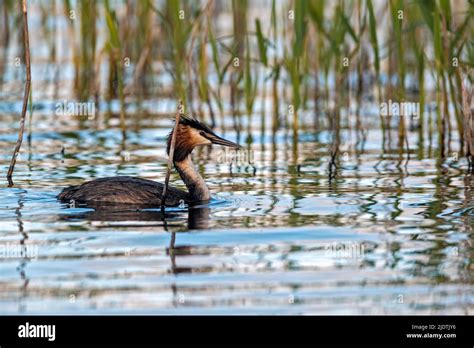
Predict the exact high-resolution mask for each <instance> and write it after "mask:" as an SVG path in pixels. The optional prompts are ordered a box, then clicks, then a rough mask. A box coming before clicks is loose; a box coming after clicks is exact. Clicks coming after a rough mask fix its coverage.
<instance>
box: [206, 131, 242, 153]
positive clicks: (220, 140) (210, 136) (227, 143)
mask: <svg viewBox="0 0 474 348" xmlns="http://www.w3.org/2000/svg"><path fill="white" fill-rule="evenodd" d="M206 138H207V139H209V140H210V141H211V143H213V144H216V145H222V146H228V147H231V148H233V149H236V150H239V149H241V148H242V146H240V145H239V144H236V143H234V142H232V141H230V140H226V139H224V138H221V137H220V136H218V135H215V134H209V133H207V134H206Z"/></svg>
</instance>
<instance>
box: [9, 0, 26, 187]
mask: <svg viewBox="0 0 474 348" xmlns="http://www.w3.org/2000/svg"><path fill="white" fill-rule="evenodd" d="M22 9H23V40H24V45H25V64H26V83H25V94H24V95H23V108H22V110H21V119H20V130H19V131H18V140H17V142H16V146H15V150H14V151H13V156H12V159H11V161H10V167H9V168H8V173H7V180H8V186H13V180H12V175H13V170H14V169H15V164H16V159H17V156H18V153H19V152H20V148H21V143H22V142H23V133H24V132H25V118H26V109H27V106H28V97H29V95H30V86H31V66H30V41H29V36H28V13H27V8H26V0H22Z"/></svg>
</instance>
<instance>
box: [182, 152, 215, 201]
mask: <svg viewBox="0 0 474 348" xmlns="http://www.w3.org/2000/svg"><path fill="white" fill-rule="evenodd" d="M174 166H175V168H176V170H177V171H178V173H179V176H180V177H181V179H182V180H183V182H184V184H185V185H186V187H187V188H188V191H189V194H190V195H191V200H193V201H208V200H210V199H211V193H210V192H209V188H208V187H207V185H206V183H205V182H204V179H203V178H202V176H201V175H200V174H199V172H198V171H197V170H196V168H194V164H193V162H192V160H191V155H188V156H186V158H185V159H184V160H182V161H179V162H174Z"/></svg>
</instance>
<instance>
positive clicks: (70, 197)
mask: <svg viewBox="0 0 474 348" xmlns="http://www.w3.org/2000/svg"><path fill="white" fill-rule="evenodd" d="M170 135H171V133H170ZM170 143H171V136H168V141H167V153H168V154H169V150H170ZM209 144H218V145H223V146H229V147H232V148H236V149H238V148H240V146H239V145H237V144H235V143H233V142H231V141H228V140H225V139H223V138H221V137H219V136H218V135H216V134H215V133H214V132H213V131H212V130H211V129H210V128H209V127H207V126H206V125H205V124H203V123H201V122H199V121H197V120H196V119H193V118H190V117H188V116H186V115H184V114H181V115H180V121H179V125H178V133H177V135H176V145H175V150H174V158H173V163H174V166H175V168H176V170H177V171H178V173H179V175H180V176H181V179H182V180H183V182H184V183H185V184H186V187H187V188H188V191H189V192H185V191H182V190H179V189H177V188H174V187H169V188H168V193H167V196H166V202H165V204H164V205H167V206H174V205H178V204H180V203H181V202H185V203H188V204H189V203H195V202H202V201H208V200H209V199H210V197H211V196H210V193H209V189H208V188H207V186H206V183H205V182H204V180H203V178H202V177H201V176H200V174H199V173H198V172H197V171H196V169H195V168H194V166H193V164H192V161H191V153H192V151H193V149H194V148H195V147H196V146H202V145H209ZM163 187H164V185H163V184H162V183H159V182H155V181H151V180H146V179H141V178H135V177H130V176H117V177H109V178H101V179H96V180H93V181H89V182H86V183H84V184H82V185H78V186H71V187H68V188H65V189H64V190H63V191H62V192H61V193H60V194H59V195H58V196H57V198H58V199H59V200H61V201H63V202H71V201H73V202H77V203H85V204H87V203H91V204H92V203H94V205H95V206H97V204H122V203H123V204H130V205H147V206H161V205H162V202H161V195H162V192H163Z"/></svg>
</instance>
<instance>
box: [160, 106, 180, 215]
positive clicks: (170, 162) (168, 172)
mask: <svg viewBox="0 0 474 348" xmlns="http://www.w3.org/2000/svg"><path fill="white" fill-rule="evenodd" d="M182 109H183V102H182V101H181V100H180V101H179V105H178V109H177V110H176V119H175V124H174V128H173V134H172V135H171V144H170V153H169V155H168V168H167V170H166V177H165V187H164V188H163V194H162V196H161V210H162V211H163V210H164V209H165V203H166V194H167V193H168V185H169V182H170V175H171V169H172V168H173V158H174V147H175V145H176V135H177V133H178V127H179V115H180V114H181V110H182Z"/></svg>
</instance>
